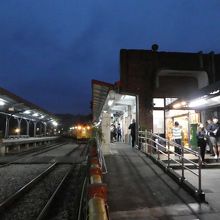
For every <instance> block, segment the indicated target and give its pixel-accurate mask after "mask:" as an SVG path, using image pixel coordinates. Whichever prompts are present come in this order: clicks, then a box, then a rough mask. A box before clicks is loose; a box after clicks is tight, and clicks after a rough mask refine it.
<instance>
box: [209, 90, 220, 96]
mask: <svg viewBox="0 0 220 220" xmlns="http://www.w3.org/2000/svg"><path fill="white" fill-rule="evenodd" d="M219 92H220V90H219V89H218V90H215V91H212V92H210V93H209V94H210V95H215V94H217V93H219Z"/></svg>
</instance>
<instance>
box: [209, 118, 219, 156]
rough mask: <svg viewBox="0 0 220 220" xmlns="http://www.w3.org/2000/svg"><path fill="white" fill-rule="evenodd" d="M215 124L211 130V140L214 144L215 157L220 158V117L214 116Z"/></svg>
mask: <svg viewBox="0 0 220 220" xmlns="http://www.w3.org/2000/svg"><path fill="white" fill-rule="evenodd" d="M212 121H213V124H212V127H211V129H210V130H211V131H210V141H211V142H212V145H213V150H214V153H215V159H218V157H219V153H220V124H219V123H218V119H217V118H216V117H213V119H212Z"/></svg>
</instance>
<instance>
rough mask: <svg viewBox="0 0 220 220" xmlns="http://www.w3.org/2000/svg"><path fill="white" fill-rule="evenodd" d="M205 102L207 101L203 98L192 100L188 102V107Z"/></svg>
mask: <svg viewBox="0 0 220 220" xmlns="http://www.w3.org/2000/svg"><path fill="white" fill-rule="evenodd" d="M206 103H207V101H206V100H205V99H196V100H193V101H192V102H190V103H189V107H190V108H192V107H198V106H201V105H205V104H206Z"/></svg>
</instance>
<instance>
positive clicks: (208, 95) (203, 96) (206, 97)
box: [170, 81, 220, 109]
mask: <svg viewBox="0 0 220 220" xmlns="http://www.w3.org/2000/svg"><path fill="white" fill-rule="evenodd" d="M181 102H184V103H185V104H184V106H181V104H180V103H181ZM170 105H172V106H173V107H174V108H176V109H177V108H179V109H180V108H183V107H184V108H185V107H186V108H188V109H207V108H212V107H219V106H220V81H217V82H215V83H213V84H210V85H209V86H206V87H203V88H202V89H200V90H197V91H195V92H194V93H192V94H191V95H190V96H187V97H185V98H181V99H176V100H175V102H173V103H171V104H170ZM175 106H178V107H175Z"/></svg>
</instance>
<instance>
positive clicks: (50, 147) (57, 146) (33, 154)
mask: <svg viewBox="0 0 220 220" xmlns="http://www.w3.org/2000/svg"><path fill="white" fill-rule="evenodd" d="M65 144H66V143H59V144H53V145H50V146H47V147H44V148H43V149H42V148H41V149H36V150H35V151H31V152H26V154H22V156H23V155H25V156H23V157H22V156H21V157H20V155H18V156H19V158H16V159H15V160H12V161H10V162H8V163H5V164H3V165H0V168H2V167H6V166H9V165H11V164H14V163H16V162H18V161H20V160H22V159H26V158H28V157H33V156H37V155H40V154H43V153H45V152H48V151H51V150H54V149H56V148H59V147H61V146H64V145H65ZM73 151H74V149H73Z"/></svg>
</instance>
